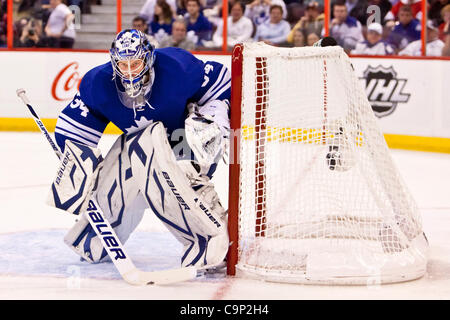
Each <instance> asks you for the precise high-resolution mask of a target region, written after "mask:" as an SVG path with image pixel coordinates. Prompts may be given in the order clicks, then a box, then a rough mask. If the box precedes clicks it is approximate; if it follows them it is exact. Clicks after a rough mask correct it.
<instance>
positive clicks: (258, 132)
mask: <svg viewBox="0 0 450 320" xmlns="http://www.w3.org/2000/svg"><path fill="white" fill-rule="evenodd" d="M262 56H263V55H261V57H256V59H255V62H256V65H257V68H256V69H257V70H258V72H257V74H256V80H255V89H256V114H257V117H256V118H257V119H259V120H258V121H257V122H256V123H255V127H254V132H253V135H254V137H255V140H256V141H260V140H261V141H262V142H257V143H255V147H254V148H255V168H254V170H255V172H256V173H259V174H256V175H255V191H254V195H255V201H254V206H255V211H256V213H257V214H256V221H257V222H259V223H256V227H255V230H254V232H255V237H264V232H265V194H266V192H265V191H266V190H265V183H264V165H265V158H264V157H265V156H264V147H265V145H264V143H265V142H264V141H265V139H259V138H261V137H265V135H266V134H267V132H266V130H267V128H266V108H267V101H266V98H265V97H266V96H267V90H268V86H266V84H265V82H264V80H266V77H267V75H266V74H265V72H264V68H261V66H264V64H265V63H266V62H265V60H264V59H265V58H264V57H262ZM231 60H232V61H231V73H232V78H231V101H230V102H231V110H230V128H231V132H230V154H229V192H228V232H229V238H230V247H229V251H228V254H227V274H228V275H230V276H235V275H236V274H237V270H236V269H237V268H236V265H237V264H238V262H239V261H238V260H239V247H238V246H239V214H240V213H239V210H240V187H241V181H240V174H241V164H240V151H241V150H240V147H241V146H240V144H241V136H242V135H245V132H242V128H241V115H242V110H241V108H242V99H243V78H244V77H243V66H244V45H243V44H238V45H236V46H234V48H233V52H232V57H231ZM258 64H259V65H258ZM261 69H262V71H260V70H261ZM322 71H323V73H324V90H323V91H324V97H323V99H324V101H323V104H324V110H323V117H324V122H323V135H322V138H323V139H325V138H324V137H325V132H326V129H327V128H326V123H327V121H326V118H327V94H326V92H327V85H328V84H327V65H326V61H325V60H324V65H323V70H322ZM323 143H325V140H324V141H323ZM420 238H421V239H418V240H417V242H420V243H419V244H418V246H422V242H423V239H422V238H424V237H422V236H421V237H420ZM425 240H426V239H425ZM414 242H416V241H414ZM423 273H424V270H423V269H421V270H405V272H404V273H403V274H402V275H400V276H397V275H395V274H390V275H387V276H386V277H384V278H383V279H382V280H381V282H382V283H391V282H401V281H407V280H412V279H416V278H418V277H420V276H421V275H423ZM418 274H420V275H419V276H418ZM239 275H241V273H240V272H239ZM269 276H270V277H271V278H272V279H273V278H275V279H276V278H278V276H277V274H276V273H275V274H271V275H269ZM256 278H258V277H256ZM281 278H283V277H280V279H281ZM261 279H265V278H264V276H263V277H261ZM266 280H267V279H266ZM269 281H270V279H269ZM274 281H277V280H274ZM280 282H293V283H319V284H366V283H367V281H365V280H363V279H362V278H359V279H355V280H354V279H351V278H342V279H336V278H333V279H325V280H324V281H315V282H314V281H312V282H310V281H308V280H306V281H305V279H303V280H300V281H296V280H294V281H285V280H280Z"/></svg>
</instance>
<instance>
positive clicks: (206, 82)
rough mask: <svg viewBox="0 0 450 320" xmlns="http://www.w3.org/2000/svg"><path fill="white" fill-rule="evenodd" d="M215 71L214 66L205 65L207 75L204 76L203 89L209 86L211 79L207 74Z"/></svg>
mask: <svg viewBox="0 0 450 320" xmlns="http://www.w3.org/2000/svg"><path fill="white" fill-rule="evenodd" d="M213 70H214V67H213V66H212V65H210V64H206V65H205V75H204V76H203V79H204V81H203V83H202V88H203V87H204V86H206V85H207V84H208V82H209V77H208V76H207V74H208V73H210V72H211V71H213Z"/></svg>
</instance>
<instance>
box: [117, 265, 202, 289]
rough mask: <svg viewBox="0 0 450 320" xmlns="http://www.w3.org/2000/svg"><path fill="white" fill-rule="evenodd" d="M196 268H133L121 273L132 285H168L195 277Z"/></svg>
mask: <svg viewBox="0 0 450 320" xmlns="http://www.w3.org/2000/svg"><path fill="white" fill-rule="evenodd" d="M196 277H197V269H196V268H195V267H186V268H179V269H173V270H163V271H152V272H148V271H141V270H138V269H134V270H132V271H130V272H128V273H127V274H124V275H123V278H124V279H125V281H126V282H128V283H130V284H133V285H139V286H143V285H168V284H173V283H178V282H183V281H188V280H192V279H195V278H196Z"/></svg>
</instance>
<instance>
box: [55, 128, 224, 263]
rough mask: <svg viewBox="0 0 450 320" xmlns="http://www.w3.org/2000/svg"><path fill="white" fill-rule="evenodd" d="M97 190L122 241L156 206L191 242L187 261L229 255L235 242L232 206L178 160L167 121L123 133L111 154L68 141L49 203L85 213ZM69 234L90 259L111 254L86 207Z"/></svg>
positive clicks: (185, 243) (171, 228)
mask: <svg viewBox="0 0 450 320" xmlns="http://www.w3.org/2000/svg"><path fill="white" fill-rule="evenodd" d="M182 168H183V169H182ZM186 171H188V172H186ZM91 189H93V190H92V191H91ZM194 189H195V190H196V191H195V190H194ZM91 192H92V194H93V196H94V197H95V199H96V200H97V202H98V204H99V205H100V207H101V208H102V210H103V212H104V214H105V218H107V219H108V221H109V222H110V224H111V226H112V227H113V228H114V230H115V232H116V234H117V236H118V238H119V239H120V241H121V242H122V243H125V242H126V240H127V239H128V237H129V236H130V234H131V233H132V232H133V231H134V230H135V229H136V227H137V225H138V224H139V222H140V221H141V219H142V217H143V213H144V211H145V209H146V208H148V207H150V208H151V209H152V211H153V212H154V214H155V215H156V216H157V217H158V218H159V219H160V220H161V221H162V222H163V224H164V225H165V226H166V227H167V228H168V230H169V231H170V232H171V233H172V234H173V235H174V236H175V237H176V238H177V239H178V240H179V241H180V242H181V243H182V244H183V246H184V253H183V255H182V258H181V265H182V266H196V267H201V266H211V267H213V266H217V265H220V264H221V263H222V262H223V260H224V258H225V256H226V253H227V250H228V242H229V241H228V233H227V222H226V211H225V210H224V208H223V207H222V206H221V204H220V202H219V199H218V196H217V194H216V192H215V191H214V187H213V185H212V183H211V182H210V181H209V178H208V177H207V176H204V175H201V176H199V174H198V173H197V171H195V169H194V167H193V166H192V165H190V163H189V165H186V163H180V161H177V160H176V158H175V155H174V153H173V151H172V149H171V147H170V145H169V142H168V140H167V134H166V130H165V128H164V126H163V124H162V123H161V122H156V123H153V124H151V125H150V126H148V127H147V128H146V129H144V130H142V131H139V132H136V133H134V134H132V135H121V136H120V137H119V138H118V139H117V140H116V142H115V143H114V145H113V146H112V148H111V149H110V151H109V152H108V154H107V155H106V157H105V159H104V160H103V161H102V159H101V153H100V151H99V150H98V149H95V148H92V147H89V146H86V145H82V144H78V143H74V142H71V141H66V148H65V153H64V156H63V158H62V162H61V168H60V169H59V170H58V173H57V177H56V179H55V181H54V182H53V184H52V190H51V192H50V194H49V198H48V204H50V205H52V206H55V207H57V208H59V209H63V210H66V211H69V212H71V213H73V214H79V213H80V212H83V210H85V208H87V203H86V202H87V201H86V200H87V199H88V198H89V196H90V194H91ZM64 242H65V243H66V244H67V245H68V246H69V247H70V248H72V249H73V250H74V251H75V252H76V253H77V254H79V255H80V256H81V257H82V258H84V259H85V260H87V261H89V262H92V263H95V262H101V261H104V260H105V259H106V258H107V253H106V251H105V249H104V248H103V246H102V243H101V241H100V239H99V238H98V237H97V236H96V233H95V231H94V230H93V229H92V227H91V225H90V224H89V222H88V221H87V219H86V217H85V216H84V215H80V219H79V220H78V221H77V222H76V224H75V225H74V226H73V227H72V228H71V229H70V230H69V232H68V233H67V235H66V236H65V238H64Z"/></svg>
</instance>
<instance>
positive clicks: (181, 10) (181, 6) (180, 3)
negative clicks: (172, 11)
mask: <svg viewBox="0 0 450 320" xmlns="http://www.w3.org/2000/svg"><path fill="white" fill-rule="evenodd" d="M176 3H177V10H176V15H177V16H184V15H185V14H186V13H187V9H186V3H187V0H176Z"/></svg>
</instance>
